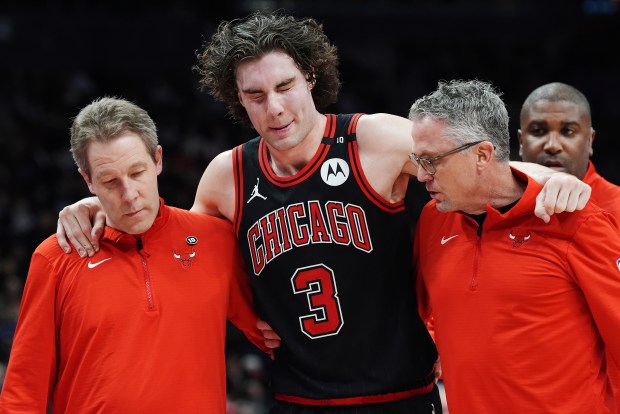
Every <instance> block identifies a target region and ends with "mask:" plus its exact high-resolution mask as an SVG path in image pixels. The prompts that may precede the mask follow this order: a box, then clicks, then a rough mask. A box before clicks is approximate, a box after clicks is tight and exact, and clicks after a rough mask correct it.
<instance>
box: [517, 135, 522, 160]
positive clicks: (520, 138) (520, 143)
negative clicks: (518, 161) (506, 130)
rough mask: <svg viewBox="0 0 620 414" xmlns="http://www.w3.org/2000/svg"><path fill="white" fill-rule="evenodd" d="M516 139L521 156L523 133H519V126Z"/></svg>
mask: <svg viewBox="0 0 620 414" xmlns="http://www.w3.org/2000/svg"><path fill="white" fill-rule="evenodd" d="M517 139H518V140H519V157H521V158H523V135H521V128H519V129H517Z"/></svg>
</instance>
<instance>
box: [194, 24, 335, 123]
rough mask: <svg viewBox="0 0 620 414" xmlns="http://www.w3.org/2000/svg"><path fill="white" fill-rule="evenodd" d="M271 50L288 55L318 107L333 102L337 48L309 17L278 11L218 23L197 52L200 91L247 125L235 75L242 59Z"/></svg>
mask: <svg viewBox="0 0 620 414" xmlns="http://www.w3.org/2000/svg"><path fill="white" fill-rule="evenodd" d="M271 51H283V52H285V53H287V54H288V55H289V56H291V58H292V59H293V61H294V62H295V63H296V64H297V66H298V67H299V69H300V70H301V71H302V73H304V74H305V76H306V79H307V80H308V82H314V83H315V84H314V87H313V89H312V98H313V99H314V104H315V106H316V107H317V109H321V108H324V107H325V106H327V105H329V104H331V103H334V102H336V99H337V97H338V92H339V91H340V84H341V83H340V72H339V71H338V56H337V49H336V47H335V46H334V45H332V44H331V43H330V42H329V40H328V38H327V36H326V35H325V33H324V32H323V27H322V25H321V24H319V23H318V22H317V21H315V20H314V19H312V18H304V19H296V18H294V17H292V16H286V15H281V14H278V13H269V14H266V13H263V12H254V13H252V14H251V15H249V16H247V17H246V18H243V19H235V20H231V21H224V22H222V23H220V25H219V27H218V28H217V30H216V32H215V34H214V35H213V36H212V37H211V40H210V41H209V42H207V43H205V44H204V47H203V49H202V50H200V51H198V52H197V57H198V64H197V65H196V66H194V69H195V70H196V71H197V72H198V73H199V74H200V77H201V79H200V86H201V89H203V90H204V89H206V90H208V92H209V93H211V95H213V97H215V98H216V99H218V100H221V101H223V102H224V103H226V104H227V105H228V109H229V112H230V114H231V115H232V116H233V118H235V119H237V120H239V121H241V122H242V123H243V124H245V125H247V126H250V125H251V124H250V119H249V118H248V115H247V113H246V111H245V109H244V108H243V107H242V106H241V104H240V103H239V98H238V96H237V84H236V80H235V74H236V70H237V65H238V64H239V63H240V62H241V61H245V60H248V59H256V58H259V57H261V56H263V55H264V54H266V53H268V52H271Z"/></svg>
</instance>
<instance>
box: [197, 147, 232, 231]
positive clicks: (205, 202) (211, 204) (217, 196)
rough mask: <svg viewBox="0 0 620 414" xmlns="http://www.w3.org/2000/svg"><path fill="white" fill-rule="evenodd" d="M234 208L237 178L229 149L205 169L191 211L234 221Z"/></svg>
mask: <svg viewBox="0 0 620 414" xmlns="http://www.w3.org/2000/svg"><path fill="white" fill-rule="evenodd" d="M234 209H235V180H234V174H233V164H232V151H231V150H229V151H225V152H222V153H221V154H219V155H217V156H216V157H215V158H214V159H213V161H211V163H209V165H208V166H207V168H206V169H205V172H204V173H203V175H202V178H201V179H200V183H199V184H198V190H197V191H196V198H195V199H194V205H193V206H192V208H191V211H195V212H198V213H206V214H209V215H212V216H215V217H220V218H226V219H228V220H229V221H232V218H233V215H234V212H235V210H234Z"/></svg>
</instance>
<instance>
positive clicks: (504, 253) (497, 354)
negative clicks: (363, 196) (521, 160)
mask: <svg viewBox="0 0 620 414" xmlns="http://www.w3.org/2000/svg"><path fill="white" fill-rule="evenodd" d="M519 175H520V174H519ZM522 178H523V179H527V178H525V177H524V176H522ZM540 189H541V187H540V185H538V184H537V183H536V182H534V181H532V180H529V179H528V183H527V189H526V191H525V193H524V194H523V196H522V198H521V199H520V200H519V202H518V203H517V204H516V205H515V206H514V207H513V208H511V209H510V211H508V212H507V213H505V214H501V213H500V212H498V211H497V210H496V209H494V208H492V207H490V206H487V209H486V211H487V217H486V219H485V221H484V225H483V227H482V228H479V226H478V224H477V223H476V221H475V220H474V219H472V218H471V217H469V216H468V215H466V214H462V213H440V212H438V211H437V209H436V208H435V202H434V201H431V202H430V203H429V204H428V205H427V206H426V207H425V208H424V210H423V211H422V214H421V218H420V222H419V224H418V226H417V235H416V239H415V251H414V254H415V260H416V265H417V271H418V282H419V291H418V292H419V295H420V304H421V310H422V312H423V316H427V315H428V314H429V312H431V311H432V314H433V316H434V328H435V338H436V341H437V347H438V350H439V355H440V357H441V362H442V367H443V378H444V381H445V386H446V393H447V397H448V406H449V407H450V412H451V413H454V414H470V413H476V414H479V413H481V414H484V413H502V414H509V413H515V414H517V413H519V414H522V413H543V412H544V413H562V414H567V413H575V414H578V413H579V414H581V413H589V414H596V413H609V414H611V413H615V409H616V405H615V400H614V397H613V394H612V390H611V384H610V381H609V379H608V377H607V375H606V367H605V365H606V364H605V346H607V349H608V350H609V351H610V353H612V354H613V355H614V356H615V357H616V358H620V302H619V301H618V298H619V297H620V259H619V258H620V234H619V233H618V230H617V228H616V227H615V224H614V221H613V219H612V218H611V217H610V215H609V214H608V213H606V212H603V211H602V210H601V209H599V208H598V207H596V206H595V205H592V204H590V205H588V206H587V207H586V208H585V209H584V210H582V211H579V212H575V213H570V214H564V213H563V214H557V215H554V216H553V217H552V219H551V223H549V224H545V223H544V222H543V221H542V220H540V219H539V218H537V217H535V216H534V214H533V210H534V206H535V197H536V195H537V194H538V192H539V191H540Z"/></svg>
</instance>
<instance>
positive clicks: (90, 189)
mask: <svg viewBox="0 0 620 414" xmlns="http://www.w3.org/2000/svg"><path fill="white" fill-rule="evenodd" d="M78 172H79V173H80V175H81V176H82V178H83V179H84V181H86V185H87V186H88V191H90V193H91V194H93V195H97V194H95V191H94V190H93V183H92V182H91V181H90V177H89V176H88V174H86V173H85V172H84V171H82V169H81V168H78Z"/></svg>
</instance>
